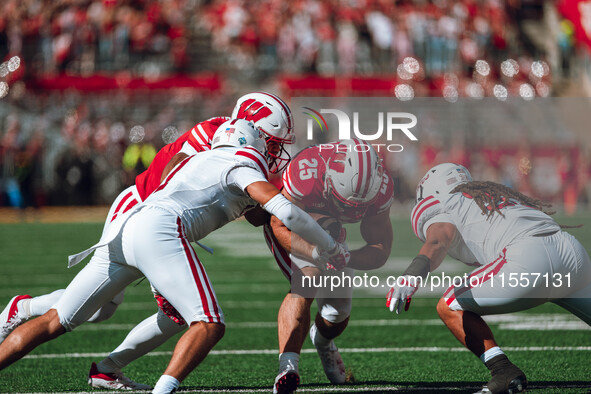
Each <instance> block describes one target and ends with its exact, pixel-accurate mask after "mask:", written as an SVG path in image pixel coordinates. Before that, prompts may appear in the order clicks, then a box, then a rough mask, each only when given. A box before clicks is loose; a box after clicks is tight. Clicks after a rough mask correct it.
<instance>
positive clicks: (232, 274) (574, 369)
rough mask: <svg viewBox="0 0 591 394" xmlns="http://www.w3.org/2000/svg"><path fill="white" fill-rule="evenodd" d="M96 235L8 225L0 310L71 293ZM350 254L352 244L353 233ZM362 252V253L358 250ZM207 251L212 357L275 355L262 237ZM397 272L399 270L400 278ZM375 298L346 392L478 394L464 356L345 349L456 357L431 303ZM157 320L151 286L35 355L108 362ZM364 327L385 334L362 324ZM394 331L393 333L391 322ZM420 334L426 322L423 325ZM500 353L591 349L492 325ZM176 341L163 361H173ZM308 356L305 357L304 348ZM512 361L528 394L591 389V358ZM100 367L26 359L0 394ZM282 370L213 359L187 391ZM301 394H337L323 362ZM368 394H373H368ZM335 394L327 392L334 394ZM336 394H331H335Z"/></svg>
mask: <svg viewBox="0 0 591 394" xmlns="http://www.w3.org/2000/svg"><path fill="white" fill-rule="evenodd" d="M393 222H394V229H395V242H394V248H393V252H392V257H393V258H395V259H398V260H397V261H398V263H396V264H398V265H396V268H394V269H391V271H392V272H398V273H399V271H400V270H401V269H402V268H403V265H400V264H401V262H402V263H404V264H406V261H410V258H412V257H413V256H414V255H415V254H416V252H417V250H418V248H419V246H420V243H419V241H418V240H417V239H416V238H415V237H414V235H413V234H412V231H411V230H410V226H408V219H407V218H406V217H404V218H402V219H394V221H393ZM559 222H560V223H564V224H577V223H585V224H586V226H585V227H583V228H582V229H574V230H570V231H571V232H572V233H573V234H574V235H575V236H576V237H577V238H578V239H579V240H581V242H583V244H584V245H586V246H589V245H591V220H590V219H589V218H587V217H582V218H581V217H578V218H574V219H573V218H559ZM101 228H102V224H100V223H89V224H12V225H0V250H1V252H2V253H0V308H3V306H4V305H5V304H6V303H7V302H8V300H9V299H10V298H11V297H12V296H14V295H15V294H23V293H27V294H31V295H33V296H36V295H41V294H45V293H47V292H50V291H53V290H55V289H59V288H62V287H64V286H66V285H67V284H68V283H69V281H70V280H71V278H72V277H73V276H74V275H75V274H76V273H77V272H78V271H79V270H80V269H81V268H82V266H83V264H80V265H79V266H76V267H74V268H73V269H70V270H68V269H66V264H67V263H66V257H67V255H68V254H72V253H75V252H78V251H80V250H82V249H84V248H86V247H87V246H90V245H92V244H93V243H94V242H95V241H96V240H97V239H98V237H99V234H100V231H101ZM349 239H350V242H351V243H355V242H356V241H355V239H358V234H356V233H355V229H354V228H351V229H349ZM357 242H359V241H358V240H357ZM204 243H206V244H208V245H210V246H213V247H214V248H215V254H214V256H210V255H208V254H207V253H205V252H204V251H202V250H201V249H199V248H197V252H198V254H199V256H200V258H201V259H202V261H203V263H204V265H205V266H206V269H207V272H208V274H209V276H210V278H211V281H212V283H213V286H214V289H215V290H216V292H217V295H218V299H219V301H220V304H221V306H222V308H223V309H224V312H225V315H226V321H227V322H228V329H227V331H226V335H225V337H224V338H223V339H222V341H221V342H220V343H219V344H218V345H217V346H216V348H215V350H229V351H230V350H261V349H271V350H273V349H276V348H277V330H276V327H274V326H273V325H272V323H273V322H274V321H276V316H277V310H278V308H279V305H280V303H281V300H282V299H283V297H284V295H285V293H286V292H287V290H288V289H289V284H288V283H287V281H286V280H285V279H284V277H283V276H282V274H281V273H280V271H279V270H278V269H277V267H276V266H275V265H274V260H273V259H272V258H271V257H270V255H268V254H267V249H266V246H265V244H264V241H263V237H262V234H261V232H260V230H259V229H252V228H250V227H249V226H248V225H247V224H246V223H244V222H238V223H233V224H230V225H228V226H226V227H225V228H224V229H222V230H220V231H219V232H216V233H214V234H212V235H211V236H210V237H208V238H207V239H205V240H204ZM399 268H400V269H399ZM386 291H387V289H386V290H384V291H382V292H380V291H378V292H377V293H376V297H375V298H359V299H355V300H354V307H353V312H352V315H351V325H350V327H349V328H347V330H346V331H345V332H344V333H343V335H342V336H341V337H340V338H339V339H338V342H337V343H338V345H339V346H340V347H341V348H342V349H343V350H344V351H343V359H344V361H345V364H346V365H347V366H348V367H350V368H351V370H352V372H353V374H354V375H355V378H356V383H353V384H351V385H349V386H347V387H346V388H347V389H355V390H357V392H362V391H364V390H369V389H371V390H374V391H378V392H379V391H388V388H396V389H397V391H396V392H421V391H426V390H429V392H466V393H467V392H473V391H474V389H476V388H477V387H479V386H480V385H481V384H482V383H483V382H486V381H487V380H488V377H489V375H488V371H487V370H486V368H484V367H483V366H482V364H481V363H480V362H479V361H478V360H477V359H476V358H475V357H474V356H473V355H472V354H470V353H469V352H467V351H445V350H441V351H437V352H420V351H402V352H394V351H391V350H388V349H386V351H375V352H360V353H352V352H347V351H346V350H347V349H352V348H407V347H421V348H425V347H440V348H454V349H457V348H459V347H460V345H459V343H458V342H457V341H456V340H455V338H453V336H452V335H451V334H450V333H449V331H448V330H447V329H446V328H445V327H444V326H443V324H440V323H439V324H437V321H436V320H437V316H436V313H435V304H436V302H437V298H434V297H423V298H421V297H416V298H415V299H413V305H412V307H411V310H410V311H409V312H407V313H405V314H404V315H402V316H395V315H393V314H391V313H390V312H389V311H388V310H387V309H386V308H385V292H386ZM155 311H156V305H155V303H154V302H153V301H152V297H151V292H150V290H149V285H148V283H147V282H146V281H144V282H141V283H140V284H139V285H137V286H130V287H129V288H128V290H127V292H126V296H125V301H124V303H123V304H122V305H121V306H120V308H119V310H118V311H117V312H116V313H115V315H114V316H113V317H112V318H111V319H110V320H109V321H107V322H104V323H100V324H95V325H92V324H87V325H83V326H82V327H80V328H79V329H77V330H75V331H74V332H73V333H70V334H67V335H64V336H62V337H60V338H58V339H56V340H54V341H52V342H49V343H46V344H43V345H41V346H39V347H38V348H37V349H35V350H34V351H33V352H32V353H31V355H33V356H35V355H36V356H39V355H47V354H52V355H60V354H65V353H68V354H70V353H105V354H106V353H108V352H109V351H110V350H112V349H114V348H115V347H116V346H117V345H118V344H119V343H120V342H121V341H122V340H123V338H124V337H125V335H126V334H127V332H128V331H129V329H130V328H131V327H133V325H134V324H136V323H138V322H140V321H141V320H142V319H144V318H146V317H148V316H149V315H151V314H152V313H154V312H155ZM526 313H528V314H534V315H540V314H553V315H555V314H565V312H564V311H563V310H562V309H560V308H559V307H557V306H555V305H543V306H540V307H537V308H534V309H532V310H530V311H527V312H526ZM405 319H409V320H417V319H422V320H425V322H429V323H428V324H427V323H426V324H424V325H423V324H416V325H391V324H390V325H388V324H389V322H392V321H393V320H405ZM368 321H376V322H385V323H384V324H386V325H384V324H377V323H376V324H375V325H372V324H368V323H367V322H368ZM244 322H268V323H271V324H269V325H268V326H266V327H245V326H244V325H242V326H241V325H240V323H244ZM394 323H396V322H394ZM421 323H422V322H421ZM491 326H492V328H493V331H494V332H495V335H496V338H497V340H498V342H499V343H500V344H501V345H502V346H503V347H532V346H591V337H590V331H585V330H555V331H537V330H536V331H532V330H504V329H500V328H499V325H498V323H495V324H491ZM175 342H176V338H173V339H172V340H170V341H169V342H167V343H166V344H164V345H162V346H161V347H160V348H159V349H158V351H165V352H166V351H172V349H173V347H174V344H175ZM304 349H307V351H311V343H310V342H309V341H307V342H306V344H305V345H304ZM507 353H508V354H509V356H510V358H511V359H512V360H513V361H514V362H515V363H516V364H518V365H520V366H521V367H522V368H523V369H524V370H525V371H526V373H527V374H528V377H529V379H530V382H531V387H532V390H531V391H533V392H540V393H542V392H543V393H565V392H567V393H580V392H587V390H588V388H589V387H591V376H590V374H589V370H590V369H589V364H590V361H591V352H589V351H555V350H549V351H536V352H533V351H532V352H529V351H507ZM100 359H101V357H100V356H97V357H73V358H68V357H61V358H52V359H44V358H41V359H39V358H36V359H30V358H28V359H27V358H26V359H23V360H21V361H19V362H17V363H16V364H14V365H12V366H10V367H9V368H7V369H5V370H4V371H2V372H0V392H9V393H14V392H56V391H58V392H66V391H67V392H78V391H91V389H90V388H89V387H88V386H87V384H86V374H87V373H88V369H89V366H90V363H91V362H92V361H98V360H100ZM168 359H169V355H158V356H147V357H143V358H141V359H139V360H137V361H136V362H134V363H132V364H131V365H129V366H128V367H127V368H126V369H125V372H126V374H127V375H128V376H130V377H131V378H133V379H134V380H137V381H140V382H145V383H148V384H154V383H155V382H156V380H157V379H158V377H159V376H160V374H161V373H162V371H163V370H164V368H165V366H166V364H167V362H168ZM276 369H277V355H276V354H274V353H271V354H248V355H220V354H212V355H210V356H209V357H208V358H207V359H206V360H205V361H204V362H203V364H202V365H200V366H199V367H198V368H197V370H196V371H194V372H193V373H192V374H191V375H190V376H189V377H188V378H187V379H186V380H185V381H184V382H183V387H184V388H186V389H188V390H204V389H215V390H220V391H226V390H232V389H242V390H262V389H265V390H266V389H270V387H271V385H272V382H273V379H274V377H275V374H276ZM300 372H301V376H302V386H301V391H302V392H305V391H307V390H310V391H313V392H323V390H329V389H330V390H335V389H336V387H334V386H330V385H329V384H328V383H327V380H326V378H325V377H324V374H323V371H322V369H321V365H320V361H319V359H318V357H317V356H316V355H315V354H313V353H304V354H302V358H301V362H300ZM364 387H368V389H364ZM331 392H334V391H331ZM337 392H338V391H337Z"/></svg>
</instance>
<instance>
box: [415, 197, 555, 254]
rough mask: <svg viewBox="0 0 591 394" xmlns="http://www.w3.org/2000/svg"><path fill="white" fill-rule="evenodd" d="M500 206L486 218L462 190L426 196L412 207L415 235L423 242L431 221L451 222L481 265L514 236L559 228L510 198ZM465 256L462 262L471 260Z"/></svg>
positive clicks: (537, 211) (513, 238)
mask: <svg viewBox="0 0 591 394" xmlns="http://www.w3.org/2000/svg"><path fill="white" fill-rule="evenodd" d="M500 208H501V212H502V213H503V215H500V214H499V213H498V212H496V213H494V214H493V215H492V217H490V218H489V217H488V216H487V215H484V214H483V213H482V210H481V209H480V207H478V205H477V204H476V203H475V202H474V200H472V198H470V197H469V196H467V195H465V194H463V193H454V194H450V195H446V196H444V197H443V198H441V197H439V196H437V197H436V196H427V197H426V198H423V199H422V200H421V201H420V202H419V203H418V204H417V205H416V206H415V207H414V209H413V210H412V214H411V222H412V228H413V231H414V232H415V234H416V236H417V237H419V239H421V241H423V242H425V239H426V233H427V229H428V228H429V226H430V225H431V224H433V223H441V222H443V223H452V224H453V225H455V226H456V228H457V230H458V232H459V233H460V235H461V236H462V239H463V241H464V242H465V245H466V246H467V248H468V249H469V250H470V251H471V252H472V254H473V257H475V258H476V260H477V261H478V262H479V263H481V264H483V263H486V262H489V261H493V260H494V259H495V258H496V257H497V256H498V255H499V253H501V251H502V250H503V248H505V247H506V246H508V245H510V244H511V243H512V242H513V241H514V240H515V239H518V238H521V237H524V236H529V235H536V234H544V233H549V232H552V231H558V230H560V226H559V225H558V224H556V222H555V221H554V220H553V219H552V218H551V217H550V216H548V215H546V214H545V213H543V212H541V211H539V210H537V209H534V208H531V207H527V206H524V205H521V204H519V203H518V202H517V201H513V200H509V201H507V202H506V203H504V204H503V206H502V207H500ZM458 255H460V256H461V255H462V253H458ZM453 257H456V256H453ZM465 259H468V260H469V259H471V256H468V257H464V259H462V261H463V262H464V263H466V264H471V263H474V261H471V262H470V261H464V260H465Z"/></svg>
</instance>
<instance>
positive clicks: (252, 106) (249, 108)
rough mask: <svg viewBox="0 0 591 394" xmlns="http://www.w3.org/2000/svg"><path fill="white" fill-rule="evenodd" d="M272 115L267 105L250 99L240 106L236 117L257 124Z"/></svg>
mask: <svg viewBox="0 0 591 394" xmlns="http://www.w3.org/2000/svg"><path fill="white" fill-rule="evenodd" d="M271 114H272V111H271V109H270V108H269V107H267V106H266V105H265V104H263V103H261V102H259V101H256V100H255V99H249V100H246V101H245V102H243V103H242V105H240V108H239V109H238V114H237V115H236V117H237V118H238V119H244V120H250V121H252V122H255V123H256V122H258V121H259V120H261V119H264V118H266V117H267V116H269V115H271Z"/></svg>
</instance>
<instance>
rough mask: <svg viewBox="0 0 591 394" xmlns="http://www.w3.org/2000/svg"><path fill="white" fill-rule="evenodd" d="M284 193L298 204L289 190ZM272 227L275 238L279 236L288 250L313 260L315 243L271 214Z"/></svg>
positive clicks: (282, 244)
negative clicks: (311, 242) (296, 232)
mask: <svg viewBox="0 0 591 394" xmlns="http://www.w3.org/2000/svg"><path fill="white" fill-rule="evenodd" d="M282 194H283V196H285V198H287V199H288V200H289V201H291V202H292V203H293V204H296V205H297V202H295V201H293V198H292V197H291V196H290V195H289V194H288V193H287V192H285V190H284V191H283V192H282ZM298 206H299V205H298ZM271 228H272V229H273V234H274V235H275V238H277V241H279V244H280V245H281V246H282V247H283V248H284V249H285V250H286V251H288V252H289V253H292V254H294V255H295V256H298V257H300V258H302V259H304V260H308V261H313V259H314V257H313V251H314V245H312V244H310V243H309V242H306V240H304V239H303V238H302V237H300V236H299V235H297V234H295V233H292V232H291V231H290V230H289V228H287V226H286V225H285V224H283V222H282V221H281V220H279V219H278V218H277V217H275V216H271Z"/></svg>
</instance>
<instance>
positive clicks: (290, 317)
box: [265, 140, 394, 393]
mask: <svg viewBox="0 0 591 394" xmlns="http://www.w3.org/2000/svg"><path fill="white" fill-rule="evenodd" d="M283 186H284V188H283V195H284V196H286V197H287V198H288V199H289V200H290V201H292V202H294V203H295V204H296V205H298V206H299V207H301V208H303V209H304V210H306V211H307V212H310V213H311V214H317V215H319V216H320V217H325V218H324V219H318V220H319V222H321V221H323V220H325V221H326V223H327V224H330V223H332V224H333V225H334V224H335V220H336V221H338V222H340V223H359V224H360V231H361V235H362V237H363V239H364V240H365V242H366V245H365V246H363V247H361V248H359V249H355V250H351V251H350V259H349V261H348V264H346V267H345V266H344V265H343V266H341V267H333V266H331V265H330V264H326V258H325V257H323V256H318V255H315V254H314V252H313V247H312V245H310V244H309V243H307V242H305V241H304V240H302V239H301V238H300V237H298V236H296V235H295V234H293V233H291V232H290V231H289V230H288V229H287V227H285V226H284V225H283V223H281V222H280V221H279V220H278V219H277V218H275V217H272V218H271V221H270V224H269V225H267V226H265V237H266V240H267V243H268V245H269V248H270V249H271V250H272V252H273V254H274V256H275V259H276V260H277V264H278V265H279V267H280V268H281V270H282V272H283V273H284V275H285V276H286V277H287V278H288V279H290V280H291V283H292V289H291V292H290V293H289V294H287V296H286V297H285V299H284V300H283V303H282V305H281V308H280V310H279V315H278V319H277V320H278V330H279V353H280V354H279V373H278V375H277V377H276V379H275V384H274V387H273V391H274V392H276V393H289V392H292V391H294V390H295V389H296V388H297V385H298V384H299V371H298V362H299V354H300V351H301V348H302V345H303V342H304V340H305V338H306V335H307V333H308V327H309V326H310V306H311V304H312V302H313V301H314V299H316V302H317V304H318V309H319V312H318V314H317V315H316V317H315V321H314V324H313V325H312V327H311V329H310V337H311V339H312V342H313V343H314V346H315V347H316V350H317V352H318V355H319V356H320V359H321V361H322V365H323V368H324V371H325V373H326V376H327V378H328V379H329V380H330V381H331V382H332V383H334V384H341V383H344V382H345V380H346V371H345V367H344V364H343V361H342V359H341V356H340V354H339V352H338V349H337V347H336V346H335V344H334V338H336V337H337V336H339V335H340V334H341V333H342V332H343V330H345V328H346V327H347V323H348V321H349V314H350V311H351V296H352V288H341V289H339V290H338V292H336V293H331V290H330V289H327V288H319V289H317V291H314V290H313V289H310V288H307V289H304V288H301V286H300V285H299V284H300V283H302V278H303V277H304V276H306V277H318V276H323V275H330V274H331V273H335V272H337V271H336V270H343V271H344V273H345V274H346V275H352V274H353V270H354V269H360V270H371V269H375V268H379V267H381V266H382V265H384V264H385V262H386V260H387V259H388V256H389V255H390V249H391V247H392V238H393V235H392V223H391V221H390V215H389V211H390V206H391V204H392V200H393V191H394V185H393V181H392V179H391V178H390V176H389V175H387V174H386V173H385V172H384V170H383V168H382V165H381V160H380V159H379V158H378V155H377V153H376V152H375V150H374V149H373V148H372V147H371V146H370V145H369V144H367V143H365V142H363V141H360V140H345V141H340V142H334V143H331V144H322V145H316V146H311V147H308V148H306V149H304V150H303V151H301V152H300V153H299V154H298V155H297V156H296V157H295V158H294V159H293V160H292V161H291V163H290V164H289V165H288V166H287V168H286V170H285V171H284V173H283ZM338 222H337V224H338ZM329 227H330V226H329ZM335 231H336V232H337V233H338V232H341V240H342V238H344V237H342V235H343V232H342V231H341V230H340V229H339V228H338V225H337V227H336V229H335ZM333 237H338V234H333ZM338 274H340V272H338Z"/></svg>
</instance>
